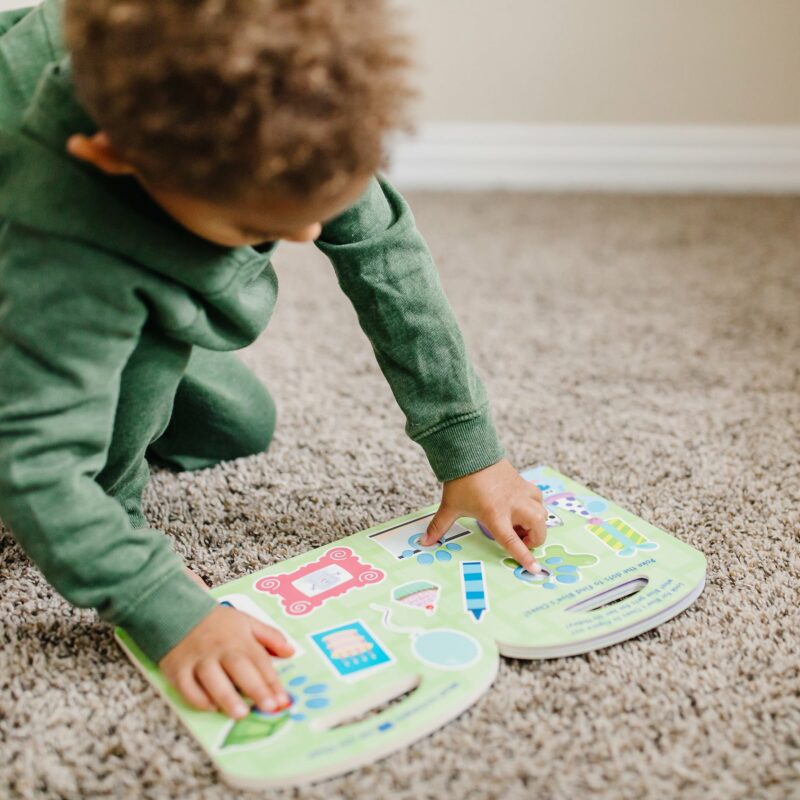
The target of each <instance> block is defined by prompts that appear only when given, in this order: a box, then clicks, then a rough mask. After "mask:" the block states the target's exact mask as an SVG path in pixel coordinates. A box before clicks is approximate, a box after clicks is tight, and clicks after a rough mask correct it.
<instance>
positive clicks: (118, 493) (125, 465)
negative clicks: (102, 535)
mask: <svg viewBox="0 0 800 800" xmlns="http://www.w3.org/2000/svg"><path fill="white" fill-rule="evenodd" d="M152 348H158V355H159V358H158V359H157V360H154V359H152V358H149V357H148V354H150V353H151V352H152ZM156 365H157V366H156ZM154 367H155V368H154ZM275 420H276V410H275V403H274V401H273V399H272V396H271V395H270V393H269V392H268V391H267V389H266V387H265V386H264V385H263V384H262V383H261V381H260V380H259V379H258V378H257V377H256V376H255V375H254V374H253V373H252V372H251V371H250V370H249V369H248V368H247V367H246V366H245V365H244V364H243V363H242V362H241V361H240V360H239V359H238V358H237V357H236V356H235V355H234V354H233V353H232V352H229V351H222V352H220V351H212V350H206V349H204V348H202V347H198V346H194V347H190V346H188V345H185V344H183V343H180V342H174V343H173V346H172V348H171V349H165V342H164V339H163V338H159V339H158V340H155V339H154V337H153V336H152V335H148V334H147V332H145V334H144V335H143V336H142V338H141V340H140V342H139V346H138V347H137V348H136V350H135V351H134V353H133V355H132V356H131V358H130V359H129V360H128V363H127V364H126V366H125V369H124V370H123V373H122V376H121V380H120V394H119V401H118V404H117V412H116V419H115V423H114V431H113V433H112V438H111V444H110V447H109V454H108V459H107V462H106V465H105V467H104V468H103V470H102V472H101V473H100V474H99V475H98V476H97V478H96V480H97V481H98V483H99V484H100V485H101V486H102V487H103V489H104V490H105V491H106V493H107V494H109V495H111V496H112V497H114V498H115V499H117V500H118V501H119V502H120V503H121V504H122V506H123V507H124V508H125V510H126V511H127V513H128V516H129V518H130V520H131V524H132V525H133V526H134V527H136V528H139V527H144V526H146V525H147V520H146V518H145V517H144V515H143V513H142V508H141V497H142V491H143V490H144V487H145V486H146V484H147V481H148V480H149V477H150V469H149V464H148V462H150V463H153V464H156V465H159V466H166V467H169V468H171V469H173V470H177V471H184V470H196V469H203V468H204V467H210V466H213V465H214V464H217V463H219V462H220V461H227V460H230V459H234V458H239V457H241V456H247V455H252V454H254V453H261V452H263V451H264V450H266V449H267V447H268V446H269V443H270V441H271V440H272V434H273V432H274V430H275Z"/></svg>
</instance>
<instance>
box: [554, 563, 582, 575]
mask: <svg viewBox="0 0 800 800" xmlns="http://www.w3.org/2000/svg"><path fill="white" fill-rule="evenodd" d="M577 571H578V568H577V567H573V566H572V564H562V565H561V566H560V567H556V572H561V573H564V572H577Z"/></svg>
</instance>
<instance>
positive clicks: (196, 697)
mask: <svg viewBox="0 0 800 800" xmlns="http://www.w3.org/2000/svg"><path fill="white" fill-rule="evenodd" d="M175 688H176V689H177V690H178V691H179V692H180V693H181V694H182V695H183V696H184V697H185V698H186V700H187V701H188V702H189V703H191V704H192V705H193V706H194V707H195V708H197V709H199V710H200V711H216V710H217V707H216V706H215V705H214V703H213V702H212V700H211V698H210V697H209V696H208V695H207V694H206V692H205V691H204V690H203V688H202V686H200V684H199V683H198V682H197V681H196V680H195V678H194V674H193V673H192V672H191V670H188V669H187V670H184V671H183V672H181V673H179V674H178V675H177V676H176V678H175Z"/></svg>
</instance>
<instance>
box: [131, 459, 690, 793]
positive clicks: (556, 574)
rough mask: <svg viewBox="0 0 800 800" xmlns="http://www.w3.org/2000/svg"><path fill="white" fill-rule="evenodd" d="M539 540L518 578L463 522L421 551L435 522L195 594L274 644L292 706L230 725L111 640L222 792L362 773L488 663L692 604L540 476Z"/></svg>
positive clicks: (615, 633)
mask: <svg viewBox="0 0 800 800" xmlns="http://www.w3.org/2000/svg"><path fill="white" fill-rule="evenodd" d="M522 475H523V477H524V478H526V479H527V480H529V481H531V482H533V483H535V484H536V485H538V486H539V488H540V489H541V490H542V492H543V495H544V502H545V506H546V508H547V511H548V521H547V525H548V537H547V541H546V542H545V544H544V545H543V546H541V547H539V548H537V549H536V550H535V551H534V555H535V556H536V558H537V560H538V561H539V563H540V564H541V565H542V567H543V568H544V569H543V572H542V573H540V574H531V573H528V572H527V571H525V570H523V569H522V568H521V567H520V566H519V565H518V564H517V563H516V562H515V561H514V560H513V559H511V558H510V557H508V555H507V554H506V553H505V552H504V551H503V550H502V549H501V548H500V546H499V545H498V544H497V543H495V542H494V541H492V539H491V538H490V536H489V535H487V534H488V532H485V531H484V530H482V529H481V527H480V526H479V524H478V523H477V522H476V521H475V520H472V519H467V518H463V519H461V520H459V521H458V523H456V524H455V525H454V526H453V527H452V528H451V530H450V531H449V532H448V533H447V534H446V535H445V537H443V539H442V541H440V542H439V543H438V544H436V545H434V546H432V547H422V546H421V545H420V543H419V540H420V538H421V536H422V534H423V533H424V532H425V530H426V529H427V525H428V523H429V522H430V519H431V518H432V516H433V514H434V512H435V511H436V508H437V506H435V505H434V506H429V507H427V508H424V509H421V510H419V511H417V512H415V513H413V514H408V515H406V516H404V517H400V518H398V519H395V520H391V521H390V522H386V523H383V524H380V525H376V526H374V527H372V528H369V529H367V530H365V531H362V532H360V533H356V534H354V535H352V536H349V537H347V538H344V539H342V540H340V541H338V542H336V543H334V544H330V545H326V546H324V547H320V548H317V549H316V550H312V551H311V552H309V553H305V554H304V555H301V556H296V557H295V558H292V559H289V560H288V561H284V562H282V563H279V564H273V565H271V566H270V567H267V568H266V569H263V570H260V571H258V572H255V573H253V574H251V575H246V576H244V577H241V578H238V579H237V580H234V581H231V582H230V583H227V584H225V585H223V586H219V587H215V588H214V589H212V590H211V592H212V594H213V595H214V597H216V598H217V599H218V600H219V601H220V602H223V603H229V604H230V605H232V606H234V607H235V608H238V609H239V610H241V611H243V612H246V613H250V614H252V615H253V616H255V617H257V618H259V619H261V620H262V621H263V622H265V623H267V624H269V625H272V626H274V627H276V628H278V629H279V630H281V631H282V632H283V633H284V635H285V636H287V638H288V639H289V640H290V642H291V643H292V644H293V646H294V648H295V654H294V655H293V656H292V657H291V658H289V659H283V660H276V662H275V663H276V666H277V669H278V672H279V674H280V676H281V679H282V681H283V683H284V686H285V687H286V689H287V691H288V692H289V694H290V697H291V699H292V704H291V706H290V707H289V708H288V709H285V710H283V711H280V712H276V713H274V714H266V713H262V712H260V711H258V710H255V709H253V710H252V711H251V713H250V714H249V716H247V717H246V718H245V719H243V720H239V721H236V722H234V721H232V720H230V719H229V718H227V717H225V716H224V715H223V714H219V713H210V712H200V711H195V710H194V709H192V708H191V707H190V706H189V705H188V704H186V703H185V702H184V701H183V700H182V699H181V698H180V696H179V695H178V694H177V692H176V691H175V690H174V689H173V688H172V687H171V686H170V685H169V684H168V683H167V681H166V680H165V679H164V677H163V676H162V675H161V673H160V672H159V670H158V668H157V667H156V665H154V664H153V663H152V662H150V661H149V660H148V659H147V658H146V657H145V656H144V655H143V654H142V653H141V651H140V650H139V649H138V647H137V646H136V644H135V643H134V642H133V641H132V640H131V639H130V637H128V636H127V634H126V633H125V632H124V631H122V630H118V631H117V638H118V641H119V642H120V644H121V645H122V646H123V648H124V649H125V651H126V652H127V653H128V655H129V656H130V657H131V659H132V660H133V662H134V663H135V664H136V665H137V666H138V667H139V668H140V669H141V670H142V671H143V673H144V674H145V676H146V677H147V679H148V680H149V681H150V682H151V683H152V684H153V685H154V686H155V687H156V688H157V689H158V690H159V691H160V692H161V693H162V694H163V695H164V696H165V698H166V699H167V700H168V701H169V702H170V704H171V705H172V706H173V708H174V709H175V710H176V712H177V713H178V715H179V717H180V718H181V719H182V721H183V722H184V723H185V724H186V726H187V727H188V729H189V730H190V731H191V733H192V734H193V735H194V736H195V738H196V739H197V740H198V742H199V743H200V744H201V745H202V746H203V748H204V749H205V750H206V751H207V752H208V753H209V755H210V756H211V758H212V759H213V760H214V762H215V764H216V765H217V767H218V768H219V770H220V771H221V773H222V775H223V777H224V778H225V779H226V780H228V781H229V782H230V783H232V784H234V785H237V786H242V787H259V786H291V785H299V784H302V783H308V782H311V781H314V780H320V779H324V778H327V777H332V776H333V775H337V774H340V773H342V772H346V771H348V770H350V769H354V768H355V767H358V766H360V765H363V764H368V763H372V762H374V761H375V760H376V759H378V758H380V757H383V756H386V755H388V754H389V753H391V752H393V751H395V750H397V749H398V748H400V747H403V746H406V745H408V744H411V743H413V742H414V741H416V740H418V739H420V738H422V737H423V736H425V735H427V734H428V733H430V732H431V731H433V730H435V729H436V728H438V727H440V726H442V725H444V724H446V723H447V722H448V721H450V720H451V719H453V718H454V717H456V716H457V715H458V714H460V713H461V712H462V711H464V710H465V709H466V708H468V707H469V706H470V705H471V704H473V703H474V702H475V701H476V700H477V699H478V698H479V697H480V696H481V694H483V693H484V692H485V691H486V690H487V689H488V687H489V686H490V685H491V683H492V681H493V679H494V676H495V674H496V672H497V667H498V663H499V657H500V655H501V654H503V655H508V656H513V657H517V658H552V657H560V656H568V655H575V654H578V653H583V652H588V651H590V650H594V649H598V648H601V647H606V646H608V645H611V644H614V643H615V642H619V641H622V640H624V639H628V638H631V637H633V636H636V635H638V634H640V633H642V632H643V631H646V630H649V629H650V628H653V627H655V626H656V625H659V624H661V623H663V622H665V621H666V620H668V619H669V618H670V617H672V616H674V615H675V614H677V613H679V612H680V611H681V610H683V609H684V608H686V606H687V605H689V604H690V603H691V602H692V601H693V600H694V599H695V598H696V597H697V596H698V594H699V593H700V592H701V591H702V588H703V584H704V580H705V569H706V564H705V558H704V556H703V555H702V554H701V553H700V552H698V551H697V550H695V549H694V548H692V547H690V546H688V545H686V544H684V543H682V542H680V541H679V540H677V539H675V538H674V537H672V536H670V535H669V534H667V533H665V532H664V531H661V530H659V529H658V528H655V527H654V526H652V525H650V524H648V523H647V522H645V521H644V520H642V519H640V518H638V517H636V516H635V515H633V514H631V513H630V512H627V511H625V510H624V509H622V508H621V507H619V506H617V505H615V504H614V503H612V502H610V501H608V500H605V499H604V498H602V497H600V496H599V495H597V494H595V493H593V492H591V491H589V490H588V489H586V488H585V487H583V486H581V485H580V484H577V483H575V482H574V481H572V480H570V479H569V478H567V477H565V476H564V475H561V474H560V473H558V472H556V471H555V470H553V469H550V468H548V467H537V468H534V469H531V470H526V471H525V472H523V473H522Z"/></svg>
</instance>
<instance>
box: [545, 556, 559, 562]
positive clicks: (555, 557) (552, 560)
mask: <svg viewBox="0 0 800 800" xmlns="http://www.w3.org/2000/svg"><path fill="white" fill-rule="evenodd" d="M563 561H564V559H563V558H559V557H558V556H550V558H546V559H545V560H544V563H545V564H561V563H562V562H563Z"/></svg>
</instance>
